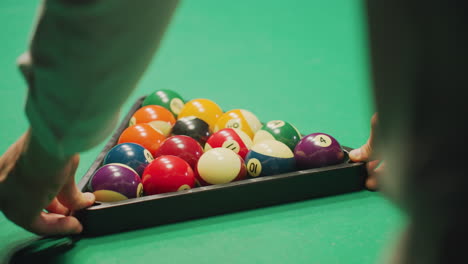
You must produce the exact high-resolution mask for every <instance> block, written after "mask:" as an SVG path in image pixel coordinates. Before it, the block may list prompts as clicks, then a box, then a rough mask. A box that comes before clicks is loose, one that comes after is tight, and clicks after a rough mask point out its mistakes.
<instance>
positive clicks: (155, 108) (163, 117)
mask: <svg viewBox="0 0 468 264" xmlns="http://www.w3.org/2000/svg"><path fill="white" fill-rule="evenodd" d="M175 122H176V119H175V117H174V115H173V114H172V113H171V111H169V110H167V109H166V108H164V107H162V106H159V105H147V106H143V107H142V108H140V109H138V110H137V111H136V112H135V113H134V114H133V116H132V118H131V119H130V122H129V126H133V125H136V124H142V123H150V124H151V125H152V126H153V127H155V128H157V129H159V130H160V131H161V132H162V133H163V134H164V136H166V137H167V136H168V135H169V134H170V132H171V128H172V126H173V125H174V124H175Z"/></svg>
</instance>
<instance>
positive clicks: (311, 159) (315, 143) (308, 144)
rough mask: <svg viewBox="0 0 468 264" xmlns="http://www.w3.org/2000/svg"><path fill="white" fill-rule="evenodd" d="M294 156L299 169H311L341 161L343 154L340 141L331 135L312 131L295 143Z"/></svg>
mask: <svg viewBox="0 0 468 264" xmlns="http://www.w3.org/2000/svg"><path fill="white" fill-rule="evenodd" d="M294 158H295V159H296V164H297V167H298V168H299V169H312V168H319V167H325V166H330V165H335V164H339V163H342V162H343V161H344V158H345V154H344V151H343V149H342V147H341V145H340V143H339V142H338V141H337V140H336V139H335V138H334V137H332V136H331V135H328V134H325V133H312V134H309V135H307V136H305V137H303V138H302V139H301V140H300V141H299V143H297V145H296V147H295V148H294Z"/></svg>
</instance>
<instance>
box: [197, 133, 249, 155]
mask: <svg viewBox="0 0 468 264" xmlns="http://www.w3.org/2000/svg"><path fill="white" fill-rule="evenodd" d="M220 147H222V148H228V149H230V150H232V151H234V152H235V153H237V154H238V155H239V156H241V158H242V159H245V156H246V155H247V153H248V152H249V150H250V148H251V147H252V139H250V137H249V136H248V135H247V134H246V133H245V132H244V131H242V130H239V129H233V128H224V129H221V130H219V131H218V132H216V133H214V134H212V135H211V136H210V137H209V138H208V140H207V141H206V144H205V151H207V150H209V149H212V148H220Z"/></svg>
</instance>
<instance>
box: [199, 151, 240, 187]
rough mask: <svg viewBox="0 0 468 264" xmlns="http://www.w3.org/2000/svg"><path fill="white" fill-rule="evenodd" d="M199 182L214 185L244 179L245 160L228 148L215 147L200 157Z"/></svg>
mask: <svg viewBox="0 0 468 264" xmlns="http://www.w3.org/2000/svg"><path fill="white" fill-rule="evenodd" d="M197 172H198V173H197V175H198V177H199V178H198V179H197V180H198V183H199V184H200V185H212V184H221V183H228V182H232V181H237V180H241V179H244V178H245V176H246V174H247V172H246V168H245V164H244V160H243V159H242V158H241V157H240V156H239V155H237V154H236V153H235V152H234V151H232V150H230V149H227V148H213V149H210V150H208V151H206V152H205V153H203V155H202V156H201V157H200V159H199V160H198V164H197Z"/></svg>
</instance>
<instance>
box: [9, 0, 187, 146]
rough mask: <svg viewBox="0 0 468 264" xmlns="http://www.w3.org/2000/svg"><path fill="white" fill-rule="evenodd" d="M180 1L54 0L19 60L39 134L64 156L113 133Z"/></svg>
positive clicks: (46, 3)
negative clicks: (121, 108) (119, 113)
mask: <svg viewBox="0 0 468 264" xmlns="http://www.w3.org/2000/svg"><path fill="white" fill-rule="evenodd" d="M177 3H178V1H177V0H137V1H129V0H46V1H44V2H43V4H42V8H41V10H40V11H39V17H38V22H37V25H36V28H35V30H34V33H33V37H32V40H31V44H30V48H29V51H28V52H26V53H25V54H23V55H22V56H21V57H20V58H19V60H18V63H19V67H20V69H21V71H22V72H23V75H24V76H25V78H26V80H27V83H28V87H29V93H28V99H27V103H26V114H27V117H28V119H29V121H30V125H31V129H32V131H33V133H34V134H35V135H36V136H37V137H38V138H40V141H41V143H42V145H43V146H44V147H45V148H46V149H48V150H49V151H51V152H54V154H56V155H69V154H73V153H77V152H81V151H83V150H86V149H89V148H91V147H93V146H95V145H97V144H98V143H99V142H101V141H102V140H103V139H104V138H105V137H107V136H108V135H109V133H111V131H112V130H113V129H114V128H115V125H116V123H117V121H118V117H119V115H118V112H119V109H120V107H121V106H122V104H123V103H124V102H125V100H126V99H127V98H128V96H129V95H130V93H131V92H132V91H133V89H134V88H135V87H136V84H137V82H138V81H139V79H140V78H141V76H142V74H143V73H144V71H145V69H146V67H147V66H148V64H149V63H150V62H151V61H152V59H153V54H154V53H155V51H156V49H157V47H158V45H159V43H160V41H161V38H162V36H163V34H164V31H165V29H166V27H167V25H168V24H169V21H170V18H171V16H172V14H173V13H174V10H175V8H176V6H177Z"/></svg>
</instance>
